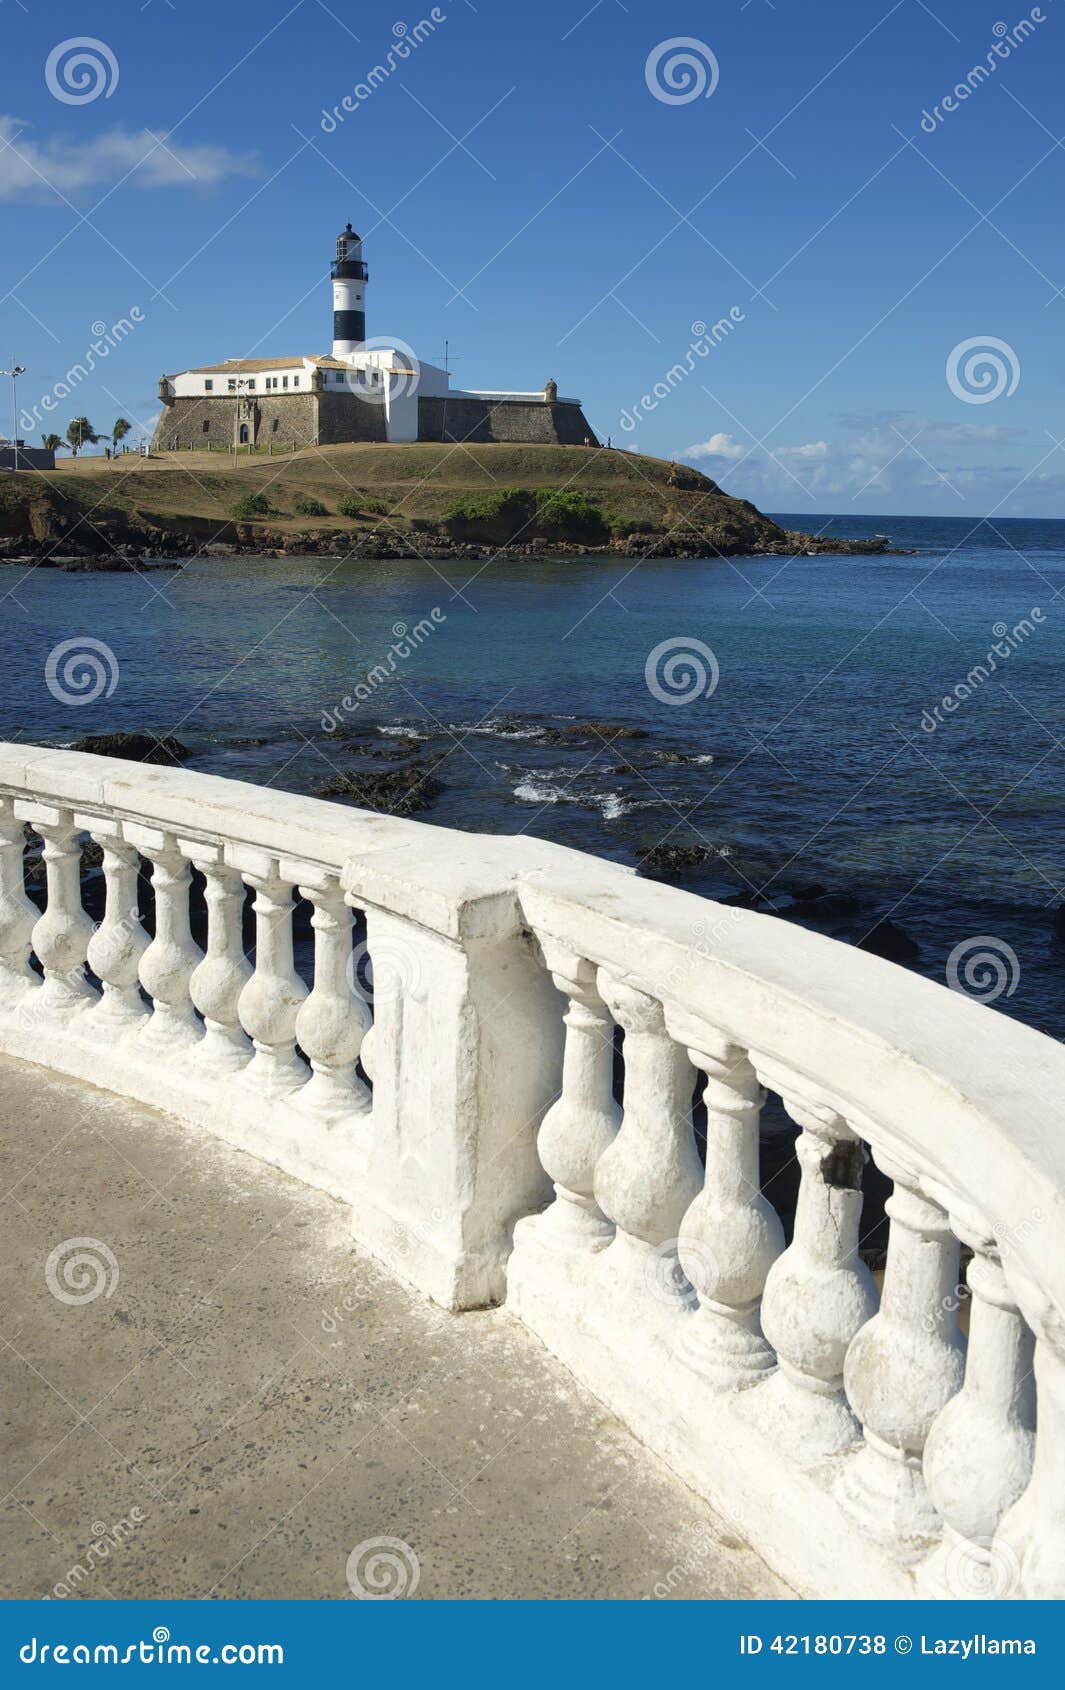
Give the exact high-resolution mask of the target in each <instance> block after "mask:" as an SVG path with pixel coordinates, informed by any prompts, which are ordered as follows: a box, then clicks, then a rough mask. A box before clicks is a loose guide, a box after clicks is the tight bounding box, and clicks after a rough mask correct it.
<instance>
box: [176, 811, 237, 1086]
mask: <svg viewBox="0 0 1065 1690" xmlns="http://www.w3.org/2000/svg"><path fill="white" fill-rule="evenodd" d="M187 848H188V850H189V852H190V854H191V855H192V857H193V861H194V862H195V864H196V867H197V868H198V869H200V870H201V872H202V874H203V877H204V901H205V902H206V905H207V950H206V952H205V954H204V957H203V960H202V962H200V963H198V964H197V966H196V967H195V968H194V969H193V971H192V974H191V975H190V977H189V995H190V997H191V999H192V1001H193V1003H194V1004H195V1006H196V1008H197V1009H198V1010H199V1012H200V1014H201V1015H202V1016H203V1042H202V1044H201V1046H200V1049H199V1051H198V1053H197V1057H198V1061H199V1062H202V1063H204V1064H205V1065H206V1066H207V1067H209V1068H212V1069H214V1070H216V1071H218V1072H219V1073H235V1072H237V1071H238V1070H239V1069H241V1068H246V1067H247V1065H248V1063H249V1062H250V1061H251V1057H252V1047H251V1041H250V1040H249V1039H248V1037H247V1035H246V1034H245V1032H244V1029H243V1028H242V1027H241V1024H240V1016H239V1014H238V1013H237V1004H238V1002H239V1000H240V994H241V992H242V991H243V990H244V987H245V986H246V985H247V983H248V981H249V980H250V979H251V973H252V969H251V963H250V962H249V961H248V959H247V957H246V956H245V955H244V882H243V880H242V879H241V876H240V871H239V870H238V869H235V868H231V867H230V865H229V864H228V863H227V862H225V860H224V857H223V851H222V847H221V846H220V845H207V844H204V845H198V844H195V843H190V844H189V846H188V847H187Z"/></svg>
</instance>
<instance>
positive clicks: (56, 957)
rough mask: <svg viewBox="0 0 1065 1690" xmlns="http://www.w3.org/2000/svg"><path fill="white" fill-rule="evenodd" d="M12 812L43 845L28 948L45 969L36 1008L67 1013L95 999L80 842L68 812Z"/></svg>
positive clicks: (24, 807) (27, 807) (28, 807)
mask: <svg viewBox="0 0 1065 1690" xmlns="http://www.w3.org/2000/svg"><path fill="white" fill-rule="evenodd" d="M15 814H16V816H20V817H21V818H22V819H23V820H24V821H28V822H30V824H31V825H32V826H33V827H34V828H36V830H37V832H38V833H39V834H40V836H41V838H42V839H43V841H44V848H43V851H42V853H41V854H42V856H43V858H44V868H45V880H46V885H47V897H48V902H47V904H46V906H45V910H44V914H43V915H41V916H39V917H38V919H37V921H36V922H35V924H34V928H33V935H32V943H33V949H34V952H35V954H36V956H37V960H38V961H39V962H40V964H41V967H42V968H43V969H44V986H43V989H42V991H41V995H40V998H39V1000H38V1002H37V1005H36V1008H37V1010H39V1011H43V1012H44V1013H45V1014H48V1015H60V1016H62V1015H69V1014H71V1013H72V1012H74V1011H77V1010H82V1009H85V1008H86V1007H87V1006H88V1005H89V1004H90V1003H92V1001H93V998H94V993H93V990H92V987H91V986H90V985H89V982H88V980H87V979H86V978H85V957H86V954H87V952H88V948H89V940H90V938H91V937H92V922H91V921H90V920H89V917H88V916H87V915H86V913H85V910H84V908H83V907H82V902H81V841H80V839H79V836H78V829H77V828H76V827H75V825H74V815H73V812H72V811H71V810H69V809H58V808H53V807H51V806H48V807H42V806H40V805H37V804H23V803H19V802H17V801H16V804H15Z"/></svg>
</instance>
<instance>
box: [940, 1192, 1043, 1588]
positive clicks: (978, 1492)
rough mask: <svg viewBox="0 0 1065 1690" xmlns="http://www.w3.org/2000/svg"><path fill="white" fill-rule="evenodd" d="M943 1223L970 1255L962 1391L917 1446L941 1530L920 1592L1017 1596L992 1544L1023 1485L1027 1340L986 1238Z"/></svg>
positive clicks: (967, 1227) (971, 1222) (1010, 1567)
mask: <svg viewBox="0 0 1065 1690" xmlns="http://www.w3.org/2000/svg"><path fill="white" fill-rule="evenodd" d="M950 1218H951V1223H952V1225H953V1227H954V1231H955V1233H956V1234H957V1235H958V1237H959V1238H961V1239H962V1240H963V1241H964V1242H965V1243H966V1244H968V1245H969V1246H970V1248H971V1249H972V1251H973V1257H972V1260H971V1262H970V1263H969V1269H968V1275H967V1278H968V1283H969V1291H970V1293H971V1302H970V1309H969V1345H968V1354H967V1356H966V1363H965V1382H964V1384H963V1385H962V1388H961V1390H960V1391H959V1392H958V1394H957V1396H954V1397H951V1399H950V1401H949V1402H948V1403H947V1405H946V1407H945V1408H943V1409H941V1410H940V1412H939V1414H938V1415H937V1416H936V1418H935V1420H934V1422H933V1424H932V1429H931V1431H930V1432H929V1434H928V1438H927V1441H926V1443H925V1448H924V1480H925V1485H926V1486H927V1488H928V1494H929V1496H930V1497H931V1499H932V1501H933V1502H934V1504H935V1506H936V1508H937V1509H938V1511H939V1513H940V1515H941V1516H942V1519H943V1522H944V1529H943V1543H942V1545H941V1547H940V1548H939V1549H938V1550H937V1552H936V1554H935V1555H934V1556H933V1557H932V1560H931V1562H929V1563H928V1566H927V1568H926V1569H924V1571H923V1573H922V1579H921V1584H922V1587H923V1588H924V1589H926V1590H927V1591H928V1593H929V1594H934V1595H938V1596H944V1597H955V1598H964V1597H973V1596H989V1597H1005V1596H1015V1595H1017V1594H1018V1591H1017V1584H1018V1573H1019V1568H1018V1564H1017V1559H1016V1557H1015V1555H1014V1554H1013V1553H1012V1551H1010V1550H1009V1549H1008V1548H1007V1547H1006V1546H1004V1545H1000V1546H996V1545H995V1543H994V1537H995V1533H996V1532H997V1530H998V1527H999V1523H1000V1521H1001V1520H1002V1519H1003V1518H1004V1516H1005V1515H1006V1513H1007V1512H1008V1510H1009V1509H1010V1508H1011V1507H1012V1506H1013V1504H1014V1503H1015V1502H1016V1501H1017V1499H1018V1498H1019V1497H1020V1496H1022V1495H1023V1494H1024V1491H1025V1488H1026V1486H1027V1484H1028V1481H1029V1478H1030V1476H1031V1470H1032V1454H1033V1449H1034V1445H1035V1380H1034V1377H1033V1373H1032V1361H1033V1350H1034V1345H1035V1340H1034V1338H1033V1335H1032V1331H1031V1328H1030V1327H1029V1325H1028V1323H1027V1321H1026V1320H1025V1318H1024V1316H1023V1315H1022V1314H1021V1311H1020V1309H1019V1307H1018V1305H1017V1302H1016V1299H1015V1298H1014V1296H1013V1293H1012V1292H1011V1290H1010V1288H1009V1286H1008V1285H1007V1283H1006V1277H1005V1274H1004V1273H1003V1271H1002V1262H1001V1260H1000V1258H999V1253H998V1250H997V1248H996V1245H995V1240H994V1237H993V1235H992V1233H991V1230H990V1229H989V1228H988V1227H987V1226H986V1225H984V1224H983V1222H982V1221H981V1220H980V1219H979V1218H978V1217H975V1216H972V1215H969V1214H965V1213H960V1212H959V1210H958V1208H957V1207H956V1206H954V1205H952V1207H951V1215H950Z"/></svg>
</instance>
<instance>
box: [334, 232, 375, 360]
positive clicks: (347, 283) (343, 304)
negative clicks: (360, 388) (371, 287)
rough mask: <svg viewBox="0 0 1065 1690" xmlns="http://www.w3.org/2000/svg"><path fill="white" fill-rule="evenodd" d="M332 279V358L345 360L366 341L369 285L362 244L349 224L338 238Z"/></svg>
mask: <svg viewBox="0 0 1065 1690" xmlns="http://www.w3.org/2000/svg"><path fill="white" fill-rule="evenodd" d="M330 273H331V275H332V277H333V356H334V358H346V357H347V356H348V355H349V354H350V353H352V352H357V351H358V350H359V347H360V346H361V345H362V344H363V342H364V341H365V339H366V283H367V282H368V281H369V271H368V270H367V268H366V266H365V264H364V263H363V261H362V242H361V240H360V239H359V237H358V235H357V234H356V233H355V231H354V229H353V228H352V227H351V224H350V223H349V224H348V225H347V227H346V228H344V229H342V230H341V231H340V234H339V235H338V236H337V255H336V258H335V259H334V260H333V265H332V269H331V272H330Z"/></svg>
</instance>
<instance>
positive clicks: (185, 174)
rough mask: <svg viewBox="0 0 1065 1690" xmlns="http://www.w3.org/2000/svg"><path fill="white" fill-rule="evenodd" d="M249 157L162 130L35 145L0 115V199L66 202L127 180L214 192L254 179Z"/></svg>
mask: <svg viewBox="0 0 1065 1690" xmlns="http://www.w3.org/2000/svg"><path fill="white" fill-rule="evenodd" d="M258 174H259V167H258V164H257V163H256V160H255V158H254V156H253V155H252V154H250V153H234V152H231V151H230V150H229V148H228V147H215V146H209V145H206V144H204V145H191V146H185V145H183V144H182V143H180V142H178V141H172V140H170V139H169V138H168V137H167V135H166V133H165V131H164V130H158V131H151V130H148V129H140V130H128V129H121V128H118V129H108V130H106V131H105V132H104V133H103V134H100V135H96V136H94V137H93V139H92V140H90V141H71V140H69V139H66V138H64V137H63V136H60V135H53V136H51V137H50V138H49V139H48V140H47V141H44V142H40V141H36V140H34V139H33V137H32V136H31V135H30V134H29V130H28V126H27V125H26V124H24V123H23V122H22V121H21V120H20V119H19V118H17V117H10V116H2V115H0V199H9V200H10V199H17V198H21V197H28V198H32V199H49V198H52V197H54V196H56V195H65V196H66V197H67V198H69V197H70V196H71V195H76V194H77V193H79V192H80V191H81V190H82V189H85V188H99V187H105V186H107V185H108V184H110V183H113V182H118V181H120V180H121V179H122V178H124V177H128V179H129V183H130V186H131V187H137V188H167V187H175V186H185V187H190V188H191V187H201V188H204V187H207V188H210V187H214V186H215V184H216V183H218V182H220V181H222V179H223V177H226V176H257V175H258Z"/></svg>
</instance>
